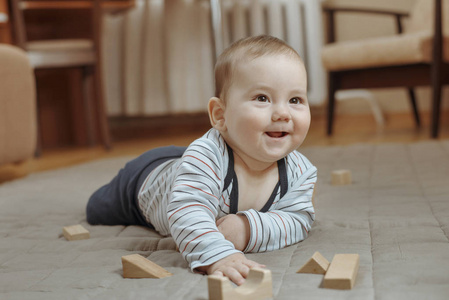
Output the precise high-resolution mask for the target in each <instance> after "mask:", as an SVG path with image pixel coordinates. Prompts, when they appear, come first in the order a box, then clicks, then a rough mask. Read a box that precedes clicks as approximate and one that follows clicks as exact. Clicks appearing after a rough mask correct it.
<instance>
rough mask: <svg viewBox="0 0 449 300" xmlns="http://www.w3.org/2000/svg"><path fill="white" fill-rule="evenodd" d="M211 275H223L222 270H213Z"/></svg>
mask: <svg viewBox="0 0 449 300" xmlns="http://www.w3.org/2000/svg"><path fill="white" fill-rule="evenodd" d="M211 275H216V276H220V277H224V274H223V272H222V271H218V270H217V271H215V272H214V273H212V274H211Z"/></svg>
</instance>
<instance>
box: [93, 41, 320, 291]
mask: <svg viewBox="0 0 449 300" xmlns="http://www.w3.org/2000/svg"><path fill="white" fill-rule="evenodd" d="M215 81H216V91H215V97H213V98H211V99H210V100H209V104H208V113H209V117H210V122H211V124H212V127H213V128H212V129H210V130H209V131H208V132H207V133H206V134H205V135H204V136H203V137H201V138H199V139H197V140H196V141H194V142H193V143H192V144H190V146H189V147H187V148H185V147H174V146H170V147H164V148H157V149H153V150H150V151H148V152H146V153H144V154H143V155H141V156H139V157H138V158H136V159H134V160H132V161H131V162H129V163H128V164H127V165H126V166H125V167H124V168H123V169H122V170H120V172H119V173H118V174H117V176H116V177H115V178H114V179H113V180H112V181H111V182H110V183H109V184H107V185H105V186H103V187H101V188H100V189H99V190H97V191H96V192H95V193H94V194H93V195H92V196H91V198H90V199H89V203H88V205H87V220H88V222H89V223H90V224H105V225H117V224H122V225H143V226H148V227H150V228H154V229H155V230H157V231H158V232H159V233H160V234H162V235H171V236H172V237H173V239H174V240H175V242H176V244H177V245H178V247H179V251H180V253H181V254H182V256H183V258H184V259H185V260H186V261H187V262H188V263H189V265H190V268H191V270H192V271H196V272H200V273H206V274H215V275H222V276H227V277H228V278H229V279H230V280H231V281H233V282H234V283H236V284H237V285H241V284H242V283H244V281H245V278H246V276H247V274H248V272H249V269H250V268H253V267H264V266H263V265H261V264H259V263H257V262H255V261H252V260H249V259H247V258H246V257H245V255H244V254H243V253H251V252H263V251H272V250H276V249H280V248H283V247H286V246H289V245H292V244H295V243H297V242H299V241H302V240H303V239H305V238H306V237H307V235H308V232H309V230H310V228H311V225H312V223H313V221H314V219H315V215H314V208H313V205H312V201H311V200H312V193H313V188H314V186H315V182H316V179H317V170H316V168H315V167H314V166H313V165H312V164H311V163H310V162H309V160H308V159H307V158H305V157H304V156H303V155H302V154H300V153H299V152H297V151H296V149H297V148H298V147H299V146H300V145H301V144H302V142H303V141H304V139H305V137H306V134H307V131H308V129H309V126H310V109H309V104H308V101H307V74H306V70H305V67H304V64H303V62H302V60H301V58H300V56H299V55H298V53H297V52H296V51H295V50H294V49H292V48H291V47H290V46H288V45H287V44H286V43H284V42H283V41H281V40H279V39H277V38H274V37H271V36H266V35H264V36H256V37H250V38H246V39H242V40H239V41H237V42H235V43H234V44H232V45H231V46H230V47H229V48H227V49H226V50H225V51H224V52H223V53H222V54H221V55H220V57H219V58H218V61H217V64H216V66H215Z"/></svg>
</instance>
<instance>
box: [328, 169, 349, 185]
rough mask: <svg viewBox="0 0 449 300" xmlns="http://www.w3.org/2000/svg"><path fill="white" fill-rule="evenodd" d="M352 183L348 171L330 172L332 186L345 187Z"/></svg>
mask: <svg viewBox="0 0 449 300" xmlns="http://www.w3.org/2000/svg"><path fill="white" fill-rule="evenodd" d="M351 183H352V175H351V171H349V170H335V171H333V172H332V185H346V184H351Z"/></svg>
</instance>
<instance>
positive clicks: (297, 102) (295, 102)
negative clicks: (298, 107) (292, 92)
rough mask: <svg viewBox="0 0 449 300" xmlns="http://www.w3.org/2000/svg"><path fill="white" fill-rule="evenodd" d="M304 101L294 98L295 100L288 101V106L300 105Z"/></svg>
mask: <svg viewBox="0 0 449 300" xmlns="http://www.w3.org/2000/svg"><path fill="white" fill-rule="evenodd" d="M303 102H304V101H303V100H302V99H301V98H299V97H295V98H291V99H290V100H289V103H290V104H301V103H303Z"/></svg>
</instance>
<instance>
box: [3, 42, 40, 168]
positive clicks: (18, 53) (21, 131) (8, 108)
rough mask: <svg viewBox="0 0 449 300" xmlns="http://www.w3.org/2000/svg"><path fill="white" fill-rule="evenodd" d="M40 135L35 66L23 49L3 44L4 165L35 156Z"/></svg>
mask: <svg viewBox="0 0 449 300" xmlns="http://www.w3.org/2000/svg"><path fill="white" fill-rule="evenodd" d="M36 135H37V134H36V101H35V86H34V79H33V69H32V68H31V66H30V63H29V61H28V58H27V56H26V53H25V52H24V51H23V50H22V49H20V48H18V47H15V46H11V45H6V44H0V165H3V164H9V163H17V162H21V161H24V160H26V159H29V158H31V157H32V156H33V153H34V151H35V149H36Z"/></svg>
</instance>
